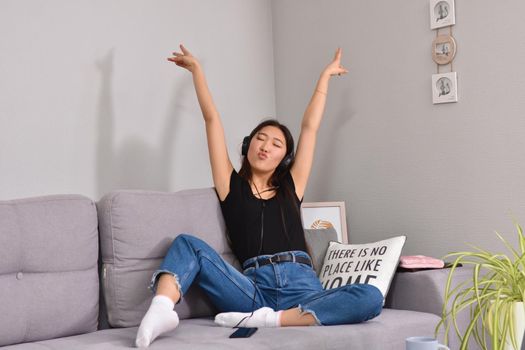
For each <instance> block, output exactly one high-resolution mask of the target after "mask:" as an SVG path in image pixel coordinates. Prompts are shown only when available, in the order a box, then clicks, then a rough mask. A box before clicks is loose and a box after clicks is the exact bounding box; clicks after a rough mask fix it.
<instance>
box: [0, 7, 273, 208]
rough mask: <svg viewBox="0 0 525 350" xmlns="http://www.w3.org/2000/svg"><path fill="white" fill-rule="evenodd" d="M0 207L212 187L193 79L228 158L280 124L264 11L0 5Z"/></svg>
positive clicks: (268, 23) (268, 13) (267, 18)
mask: <svg viewBox="0 0 525 350" xmlns="http://www.w3.org/2000/svg"><path fill="white" fill-rule="evenodd" d="M0 33H2V34H1V40H0V184H1V185H0V199H11V198H20V197H29V196H37V195H43V194H53V193H80V194H84V195H87V196H89V197H91V198H94V199H98V198H99V197H100V196H101V195H102V194H104V193H105V192H107V191H109V190H112V189H117V188H139V189H152V190H171V191H174V190H179V189H183V188H195V187H206V186H211V185H212V179H211V176H210V168H209V161H208V153H207V146H206V138H205V131H204V122H203V120H202V114H201V112H200V109H199V105H198V102H197V98H196V96H195V92H194V88H193V83H192V80H191V74H190V73H189V72H187V71H186V70H184V69H182V68H179V67H177V66H176V65H175V64H173V63H170V62H168V61H167V60H166V57H168V55H170V53H171V52H172V51H173V50H177V51H179V50H180V49H179V47H178V45H179V44H180V43H183V44H185V46H186V47H187V48H188V49H189V50H191V51H192V52H193V53H194V54H195V55H196V56H197V57H198V58H199V59H200V60H201V62H202V64H203V66H204V69H205V71H206V73H207V78H208V84H209V87H210V89H211V91H212V94H213V97H214V101H215V103H216V105H217V108H218V109H219V112H220V113H221V116H222V117H223V121H224V126H225V129H226V136H227V140H228V146H229V149H230V156H231V158H232V161H234V163H238V158H239V156H240V152H239V150H240V143H241V142H242V137H243V136H244V135H245V133H246V132H248V131H249V130H250V129H251V127H253V125H254V124H256V123H257V122H258V121H259V120H260V119H262V118H263V117H265V116H274V115H275V96H274V72H273V46H272V23H271V7H270V3H269V2H268V1H267V0H258V1H244V0H221V1H220V2H219V1H215V0H207V1H203V0H200V1H181V0H164V1H160V0H158V1H146V0H126V1H123V0H110V1H91V0H76V1H68V0H48V1H36V0H22V1H20V0H1V1H0Z"/></svg>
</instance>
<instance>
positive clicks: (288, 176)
mask: <svg viewBox="0 0 525 350" xmlns="http://www.w3.org/2000/svg"><path fill="white" fill-rule="evenodd" d="M180 48H181V51H182V53H179V52H174V53H173V57H170V58H168V60H169V61H171V62H174V63H175V64H176V65H177V66H179V67H182V68H185V69H187V70H188V71H190V72H191V73H192V75H193V82H194V85H195V90H196V92H197V98H198V100H199V104H200V107H201V110H202V114H203V116H204V121H205V125H206V136H207V140H208V151H209V156H210V162H211V169H212V175H213V183H214V186H215V190H216V192H217V196H218V198H219V200H220V205H221V209H222V213H223V216H224V219H225V222H226V227H227V229H228V238H229V240H230V242H231V246H232V250H233V252H234V254H235V255H236V257H237V258H238V260H239V261H240V262H241V263H242V265H243V272H239V271H237V270H236V269H235V268H234V267H232V266H231V265H229V264H228V263H227V262H225V261H224V260H223V259H222V258H221V257H220V256H219V254H218V253H217V252H215V251H214V250H213V249H212V248H211V247H210V246H209V245H207V244H206V243H205V242H203V241H202V240H200V239H198V238H196V237H193V236H191V235H186V234H181V235H179V236H177V238H176V239H175V240H174V241H173V243H172V245H171V247H170V249H169V250H168V253H167V254H166V257H165V258H164V261H163V262H162V265H161V266H160V268H159V270H157V271H156V272H155V273H154V275H153V277H152V281H151V285H150V288H151V289H152V290H153V291H154V292H155V293H156V295H155V297H154V298H153V300H152V302H151V306H150V308H149V309H148V312H147V313H146V315H145V316H144V318H143V319H142V322H141V324H140V327H139V330H138V333H137V338H136V341H135V342H136V345H137V346H139V347H147V346H149V344H150V343H151V342H152V341H153V340H154V339H155V338H156V337H157V336H159V335H160V334H162V333H164V332H167V331H170V330H173V329H174V328H175V327H177V325H178V323H179V319H178V316H177V313H176V312H175V311H174V310H173V309H174V305H175V303H179V302H180V300H181V298H182V297H183V295H184V294H185V293H186V292H187V290H188V288H189V287H190V285H191V284H192V282H193V281H194V280H195V281H196V282H197V283H198V285H199V286H200V287H201V288H202V289H203V290H204V291H205V292H206V293H207V295H208V296H209V297H210V300H211V301H212V302H213V303H214V305H215V306H216V307H217V309H219V310H220V311H222V313H220V314H218V315H217V316H216V317H215V322H216V323H217V324H219V325H221V326H226V327H238V326H244V327H279V326H311V325H334V324H345V323H358V322H362V321H365V320H368V319H371V318H373V317H375V316H377V315H379V313H380V312H381V309H382V302H383V296H382V294H381V292H380V291H379V290H378V289H377V288H376V287H374V286H371V285H366V284H355V285H347V286H343V287H340V288H336V289H331V290H326V291H325V290H323V288H322V286H321V283H320V282H319V279H318V278H317V276H316V274H315V271H314V270H313V269H312V263H311V260H310V257H309V255H308V253H307V251H308V250H307V247H306V242H305V237H304V231H303V229H302V225H301V218H300V210H299V207H300V204H301V201H302V198H303V194H304V192H305V189H306V184H307V182H308V176H309V175H310V169H311V167H312V161H313V157H314V148H315V142H316V137H317V130H318V129H319V125H320V123H321V119H322V116H323V111H324V106H325V102H326V96H327V91H328V82H329V80H330V78H331V77H332V76H334V75H339V76H340V75H342V74H345V73H347V72H348V71H347V70H346V69H345V68H343V66H342V65H341V49H338V50H337V52H336V54H335V57H334V59H333V61H332V62H331V63H330V64H329V65H328V66H327V67H326V68H325V69H324V70H323V72H322V73H321V76H320V78H319V81H318V82H317V86H316V87H315V91H314V93H313V96H312V98H311V100H310V104H309V105H308V108H307V109H306V112H305V114H304V117H303V121H302V124H301V134H300V136H299V143H298V146H297V152H296V154H294V142H293V138H292V135H291V133H290V131H289V130H288V128H287V127H286V126H284V125H282V124H280V123H279V122H278V121H277V120H267V121H264V122H262V123H261V124H259V125H258V126H257V127H256V128H255V129H254V130H253V131H252V132H251V133H250V135H249V136H247V137H246V138H245V140H244V142H243V152H242V153H243V156H244V157H243V161H242V167H241V169H240V171H239V172H237V171H236V170H235V169H234V168H233V166H232V163H231V161H230V158H229V156H228V151H227V147H226V142H225V137H224V130H223V127H222V124H221V119H220V117H219V113H218V112H217V110H216V108H215V105H214V103H213V101H212V97H211V94H210V92H209V90H208V87H207V83H206V80H205V77H204V72H203V70H202V68H201V66H200V64H199V62H198V60H197V59H196V58H195V57H194V56H193V55H192V54H191V53H190V52H189V51H188V50H187V49H186V48H185V47H184V46H183V45H180ZM253 310H256V311H254V312H252V311H253Z"/></svg>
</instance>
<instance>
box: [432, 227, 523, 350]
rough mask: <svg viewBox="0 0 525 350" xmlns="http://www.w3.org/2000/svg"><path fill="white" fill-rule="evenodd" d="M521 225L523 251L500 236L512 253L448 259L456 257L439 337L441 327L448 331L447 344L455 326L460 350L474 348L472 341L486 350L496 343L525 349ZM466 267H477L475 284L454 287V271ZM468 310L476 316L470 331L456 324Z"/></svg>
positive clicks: (471, 281)
mask: <svg viewBox="0 0 525 350" xmlns="http://www.w3.org/2000/svg"><path fill="white" fill-rule="evenodd" d="M515 226H516V228H517V230H518V241H519V251H517V250H516V249H514V248H513V247H512V246H511V245H510V244H509V243H508V242H507V241H506V240H505V239H504V238H503V237H502V236H501V235H500V234H499V233H498V232H496V235H497V236H498V237H499V239H500V240H501V241H502V242H503V243H504V244H505V246H506V247H507V248H508V249H509V251H510V253H511V254H509V255H505V254H500V253H492V252H489V251H487V250H484V249H481V248H478V247H473V248H474V249H475V250H474V251H463V252H455V253H450V254H448V255H446V256H445V259H446V258H450V257H455V260H454V263H453V264H452V267H451V269H450V272H449V275H448V280H447V284H446V287H445V298H444V303H443V313H442V318H441V321H440V322H439V324H438V325H437V327H436V336H437V333H438V331H439V329H440V327H444V328H445V340H446V339H448V333H449V331H450V327H451V325H452V326H453V327H454V330H455V332H456V334H457V335H458V337H459V339H460V340H461V348H460V350H465V349H468V343H469V341H471V340H472V338H474V340H475V341H476V343H477V344H478V345H479V346H480V347H481V348H482V349H484V350H488V349H489V347H488V345H487V344H489V346H490V344H492V348H491V349H493V350H503V349H505V350H507V349H516V350H519V349H520V347H521V342H522V338H523V333H524V329H525V328H524V327H525V323H524V319H525V308H524V305H523V301H524V299H525V236H524V235H523V229H522V228H521V226H520V225H519V224H515ZM460 264H463V265H467V266H473V270H472V279H469V280H466V281H464V282H462V283H459V284H458V285H457V286H455V287H454V288H452V287H451V286H452V279H453V276H454V272H455V271H456V268H458V266H461V265H460ZM449 304H450V305H449ZM465 309H467V310H468V311H469V312H470V323H469V324H468V326H467V328H466V329H464V330H460V329H459V327H458V324H457V321H456V319H457V316H458V313H459V312H460V311H462V310H465ZM464 312H465V311H464ZM487 339H489V340H490V343H489V342H488V341H487Z"/></svg>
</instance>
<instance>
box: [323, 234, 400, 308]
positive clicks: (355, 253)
mask: <svg viewBox="0 0 525 350" xmlns="http://www.w3.org/2000/svg"><path fill="white" fill-rule="evenodd" d="M405 241H406V236H397V237H393V238H389V239H385V240H382V241H378V242H374V243H366V244H342V243H339V242H330V246H329V247H328V249H327V251H326V255H325V258H324V263H323V267H322V268H321V272H320V274H319V279H320V280H321V284H322V285H323V288H324V289H332V288H337V287H341V286H344V285H347V284H354V283H362V284H371V285H373V286H375V287H377V288H378V289H379V290H380V291H381V293H382V294H383V298H384V297H386V294H387V292H388V288H389V287H390V282H391V281H392V278H393V277H394V273H395V271H396V268H397V265H398V263H399V257H400V256H401V250H402V249H403V245H404V244H405Z"/></svg>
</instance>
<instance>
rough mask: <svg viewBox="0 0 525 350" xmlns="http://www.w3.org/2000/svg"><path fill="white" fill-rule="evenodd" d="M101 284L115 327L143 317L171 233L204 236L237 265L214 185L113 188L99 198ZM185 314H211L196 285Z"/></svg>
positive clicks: (188, 295)
mask: <svg viewBox="0 0 525 350" xmlns="http://www.w3.org/2000/svg"><path fill="white" fill-rule="evenodd" d="M97 208H98V216H99V230H100V243H101V254H102V262H103V272H102V288H103V294H104V299H105V301H106V308H107V311H108V322H109V324H110V325H111V326H113V327H130V326H136V325H138V324H139V323H140V321H141V319H142V317H143V316H144V314H145V313H146V311H147V309H148V307H149V304H150V302H151V298H152V297H153V294H152V293H151V291H150V290H149V289H148V286H149V283H150V280H151V276H152V274H153V272H154V271H155V270H156V269H157V268H158V267H159V266H160V264H161V262H162V259H163V258H164V256H165V255H166V252H167V251H168V248H169V247H170V245H171V243H172V241H173V239H174V238H175V237H176V236H178V235H179V234H181V233H188V234H192V235H195V236H197V237H199V238H201V239H203V240H204V241H206V242H207V243H208V244H209V245H210V246H211V247H213V248H214V249H215V250H216V251H217V252H218V253H219V254H220V255H221V256H222V257H223V258H225V260H226V261H228V262H230V263H232V264H233V265H234V266H236V267H239V263H238V262H237V261H236V260H235V258H234V256H233V253H232V252H231V250H230V248H229V246H228V243H227V241H226V236H225V225H224V220H223V218H222V213H221V211H220V207H219V202H218V199H217V195H216V193H215V191H214V190H213V189H212V188H206V189H196V190H184V191H180V192H175V193H169V192H156V191H139V190H128V191H115V192H111V193H108V194H106V195H105V196H104V197H102V198H101V199H100V201H99V202H98V203H97ZM177 313H178V314H179V317H180V318H181V319H184V318H189V317H199V316H209V315H212V314H214V313H215V309H214V307H213V305H212V304H211V302H210V301H209V299H208V298H207V297H206V296H205V294H204V293H203V292H202V291H201V290H200V288H198V287H197V286H192V288H190V290H189V291H188V292H187V293H186V295H185V296H184V299H183V301H182V302H181V303H180V304H179V305H177Z"/></svg>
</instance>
